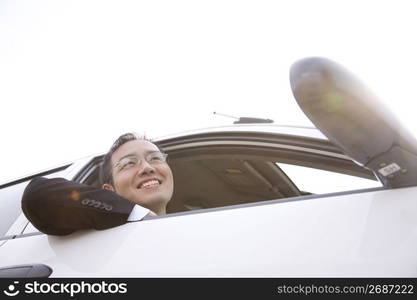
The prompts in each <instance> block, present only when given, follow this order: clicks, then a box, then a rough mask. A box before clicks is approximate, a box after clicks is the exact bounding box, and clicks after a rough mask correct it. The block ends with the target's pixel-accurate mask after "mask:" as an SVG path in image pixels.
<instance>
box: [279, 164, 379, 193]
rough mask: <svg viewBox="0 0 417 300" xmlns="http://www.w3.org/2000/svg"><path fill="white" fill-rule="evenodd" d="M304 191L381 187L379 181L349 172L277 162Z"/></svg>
mask: <svg viewBox="0 0 417 300" xmlns="http://www.w3.org/2000/svg"><path fill="white" fill-rule="evenodd" d="M276 165H277V166H278V167H279V168H280V169H281V170H283V171H284V172H285V174H287V176H288V177H289V178H291V180H292V181H293V182H294V184H295V185H296V186H297V187H298V188H299V189H300V190H302V191H304V192H309V193H312V194H326V193H336V192H342V191H350V190H359V189H367V188H375V187H381V186H382V185H381V183H380V182H379V181H375V180H371V179H368V178H362V177H357V176H351V175H347V174H342V173H337V172H332V171H326V170H321V169H315V168H309V167H304V166H297V165H290V164H284V163H276Z"/></svg>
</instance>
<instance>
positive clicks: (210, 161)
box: [0, 126, 417, 277]
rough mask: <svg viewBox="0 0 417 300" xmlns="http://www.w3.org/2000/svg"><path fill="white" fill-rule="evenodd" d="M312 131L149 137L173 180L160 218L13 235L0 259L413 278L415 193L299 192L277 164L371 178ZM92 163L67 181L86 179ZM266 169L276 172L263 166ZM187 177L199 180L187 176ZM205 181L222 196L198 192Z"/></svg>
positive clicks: (83, 269) (67, 266)
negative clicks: (170, 199) (102, 227)
mask: <svg viewBox="0 0 417 300" xmlns="http://www.w3.org/2000/svg"><path fill="white" fill-rule="evenodd" d="M242 128H244V130H242ZM270 131H272V130H270ZM294 132H297V129H294ZM313 136H314V135H308V136H306V135H304V136H303V135H301V134H299V133H298V134H297V135H292V136H291V135H290V130H289V129H288V128H286V129H285V134H284V133H283V132H278V133H277V132H276V133H271V132H265V131H264V130H260V129H257V130H255V129H254V127H251V126H243V127H242V126H239V127H238V128H237V129H236V130H235V131H233V130H231V129H230V130H224V131H221V130H217V131H210V132H200V133H199V134H198V133H196V134H189V135H184V136H178V137H175V138H166V139H164V140H162V141H160V142H161V145H162V147H163V148H164V150H165V151H166V152H168V153H169V156H170V157H171V158H170V164H171V166H172V167H173V171H174V176H177V175H178V176H177V178H179V180H178V182H177V181H176V188H175V189H176V192H175V193H176V195H174V199H173V201H174V202H177V203H176V204H175V205H173V206H172V207H171V213H170V214H167V215H165V216H158V217H153V218H147V219H145V220H143V221H140V222H129V223H127V224H125V225H122V226H119V227H116V228H112V229H108V230H103V231H93V230H89V231H79V232H76V233H74V234H71V235H69V236H65V237H56V236H47V235H45V234H41V233H36V232H33V231H32V233H30V234H28V233H29V232H28V231H25V234H26V235H22V236H21V237H19V236H17V237H16V238H15V239H12V240H7V241H6V243H4V244H3V245H2V246H1V247H0V252H1V256H0V263H1V265H2V266H9V265H20V264H23V265H28V264H43V265H45V266H47V267H49V268H51V270H52V274H50V276H55V277H85V276H87V277H88V276H92V277H101V276H109V277H117V276H126V277H129V276H132V277H142V276H144V277H150V276H219V277H224V276H226V277H227V276H262V277H264V276H266V277H286V276H415V275H416V268H415V267H414V266H415V265H416V264H417V256H416V255H415V254H414V252H413V251H412V250H411V249H415V246H416V245H417V241H416V239H415V238H414V233H415V232H417V231H416V230H417V221H416V220H417V218H416V217H417V215H416V214H417V209H416V208H417V207H416V204H415V201H413V195H415V193H416V192H417V191H416V188H415V187H411V188H401V189H394V190H391V189H385V188H383V187H376V188H375V187H374V188H369V189H360V190H347V191H340V192H336V193H327V194H326V193H325V194H310V193H308V191H302V190H300V189H299V188H298V187H297V182H296V181H295V180H294V182H292V180H291V178H290V177H288V176H287V175H286V174H281V171H282V170H281V169H280V168H279V167H278V166H279V163H282V162H285V163H287V164H292V165H298V166H300V165H304V166H306V165H307V166H309V167H313V168H314V167H315V169H317V170H319V171H320V170H323V168H325V167H326V168H327V169H330V170H332V171H337V172H338V173H345V174H348V175H350V176H356V177H359V178H365V179H366V178H368V179H370V178H371V175H370V174H369V171H368V170H366V169H363V168H362V169H363V170H362V169H361V168H359V167H358V166H356V165H355V164H354V163H353V162H352V161H351V160H350V159H349V158H347V157H346V156H344V155H343V154H341V153H340V150H338V149H337V148H336V147H334V146H333V145H331V144H330V143H329V142H328V141H326V140H325V139H323V138H317V137H313ZM261 158H263V159H264V161H262V159H261ZM277 163H278V164H277ZM222 165H223V166H224V170H226V171H224V172H223V173H222V174H220V173H221V171H220V168H221V167H222ZM94 166H95V165H94V163H93V164H85V168H84V169H83V168H81V169H80V172H78V174H77V176H75V177H74V178H73V179H75V180H79V181H82V182H85V183H89V184H95V180H94ZM273 166H276V167H277V169H275V170H274V173H273V174H274V175H273V176H276V177H271V176H272V175H271V174H269V173H268V171H267V170H268V168H272V167H273ZM193 170H198V172H203V174H206V175H198V174H192V173H189V174H187V173H188V172H192V171H193ZM185 171H187V172H185ZM239 171H241V173H239ZM204 172H205V173H204ZM230 172H231V173H230ZM180 173H184V174H182V175H180ZM242 174H248V175H247V176H248V177H244V176H243V175H242ZM198 176H202V178H200V181H201V182H199V181H198V180H194V181H193V180H192V179H193V178H197V179H198ZM233 176H236V177H235V178H233ZM245 176H246V175H245ZM274 178H276V181H275V180H274ZM213 182H218V184H219V185H218V186H219V188H218V190H221V191H222V190H223V194H224V197H223V199H219V197H222V196H221V195H219V194H216V193H213V195H214V196H213V197H208V198H207V197H203V196H205V194H207V193H208V190H204V189H203V188H204V186H208V185H211V184H214V183H213ZM191 185H197V188H195V189H192V188H190V186H191ZM224 185H228V189H226V188H224V187H223V186H224ZM258 186H260V187H262V188H261V189H259V188H258ZM275 187H277V189H275ZM213 189H214V190H216V189H215V188H214V186H213V187H211V188H210V190H213ZM181 190H182V191H181ZM188 190H191V192H192V193H191V195H189V196H187V194H186V191H188ZM251 190H252V191H253V190H255V191H256V193H251ZM261 190H268V191H269V192H268V193H266V194H264V195H259V194H260V191H261ZM198 191H200V195H196V194H195V193H197V192H198ZM236 191H237V192H236ZM235 192H236V193H235ZM245 193H246V194H249V196H247V197H243V196H242V197H241V198H240V197H239V198H236V197H235V196H234V195H235V194H237V195H242V194H245ZM203 194H204V195H203ZM197 196H200V197H197ZM255 197H258V198H256V199H255V201H251V199H254V198H255ZM262 197H263V198H262ZM273 197H275V198H273ZM235 198H236V199H235ZM268 198H270V199H268ZM190 199H191V200H190ZM259 199H261V200H259ZM393 199H395V201H394V200H393ZM239 201H240V202H239ZM29 231H30V230H29Z"/></svg>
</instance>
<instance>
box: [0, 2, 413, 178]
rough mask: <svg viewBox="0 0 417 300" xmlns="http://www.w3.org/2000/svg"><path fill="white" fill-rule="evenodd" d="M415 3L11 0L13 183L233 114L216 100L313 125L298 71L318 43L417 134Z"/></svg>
mask: <svg viewBox="0 0 417 300" xmlns="http://www.w3.org/2000/svg"><path fill="white" fill-rule="evenodd" d="M414 2H415V1H411V0H410V1H401V0H397V1H394V0H392V1H370V0H369V1H366V0H362V1H352V0H349V1H341V0H339V1H323V0H314V1H311V0H310V1H308V0H288V1H261V0H253V1H242V0H240V1H230V0H220V1H214V0H210V1H196V0H194V1H172V0H171V1H156V0H152V1H137V0H132V1H122V0H117V1H116V0H112V1H103V0H95V1H93V0H77V1H63V0H51V1H45V0H37V1H30V0H27V1H4V0H0V100H1V117H0V128H1V136H0V138H1V153H0V166H1V168H0V183H2V182H3V183H4V182H6V181H7V180H9V179H14V178H17V177H21V176H24V175H28V174H30V173H33V172H36V171H41V170H45V169H47V168H49V167H52V166H56V165H60V164H61V163H65V162H69V161H71V160H73V159H77V158H80V157H84V156H87V155H90V154H95V153H98V152H103V151H106V150H107V149H108V148H109V147H110V145H111V143H112V142H113V140H114V139H115V138H116V137H117V136H119V135H120V134H122V133H125V132H127V131H136V132H139V133H143V132H145V133H147V135H148V136H151V137H155V136H160V135H166V134H170V133H175V132H179V131H183V130H189V129H196V128H201V127H208V126H217V125H226V124H231V123H232V122H233V120H232V119H227V118H224V117H221V116H214V115H213V111H217V112H221V113H225V114H229V115H235V116H252V117H265V118H271V119H274V120H275V122H276V123H278V124H295V125H307V126H310V125H311V123H310V122H309V121H308V119H307V118H306V117H304V115H303V114H302V112H301V110H300V109H299V108H298V106H297V104H296V102H295V100H294V99H293V96H292V93H291V89H290V85H289V79H288V71H289V67H290V65H291V64H292V63H293V62H295V61H296V60H297V59H300V58H303V57H306V56H324V57H328V58H331V59H333V60H336V61H338V62H339V63H341V64H343V65H345V66H346V67H347V68H348V69H350V70H352V71H353V72H354V73H356V74H357V75H359V76H360V77H361V78H362V79H364V81H365V82H366V83H368V85H369V86H370V87H371V89H373V90H374V91H375V92H376V94H378V95H379V96H381V98H382V100H384V101H385V102H386V105H387V106H388V107H390V108H391V109H392V110H393V111H394V112H395V114H396V115H397V116H400V118H401V119H402V120H403V122H404V124H405V125H406V127H408V128H409V129H410V130H411V131H412V132H414V133H415V134H416V133H417V122H415V118H416V117H415V115H416V112H415V109H414V107H415V105H414V103H415V101H417V89H416V88H415V85H416V84H415V82H416V81H417V78H416V76H415V74H414V70H416V69H417V58H416V55H417V44H416V42H415V40H416V39H415V35H416V33H415V31H416V28H417V18H416V17H415V12H416V9H415V7H414ZM416 135H417V134H416Z"/></svg>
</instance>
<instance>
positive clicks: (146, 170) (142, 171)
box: [138, 160, 155, 176]
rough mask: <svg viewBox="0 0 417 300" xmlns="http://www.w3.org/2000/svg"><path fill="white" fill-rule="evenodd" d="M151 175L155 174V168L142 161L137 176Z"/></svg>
mask: <svg viewBox="0 0 417 300" xmlns="http://www.w3.org/2000/svg"><path fill="white" fill-rule="evenodd" d="M151 173H155V168H154V167H153V166H152V165H151V164H150V163H149V162H147V161H146V160H143V161H142V163H141V164H140V166H139V170H138V175H139V176H143V175H146V174H151Z"/></svg>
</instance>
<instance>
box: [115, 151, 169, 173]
mask: <svg viewBox="0 0 417 300" xmlns="http://www.w3.org/2000/svg"><path fill="white" fill-rule="evenodd" d="M167 156H168V154H166V153H162V152H159V151H156V152H151V153H149V154H148V155H146V156H145V161H146V162H147V163H148V164H150V165H158V164H162V163H164V162H166V160H167ZM141 164H142V160H141V159H139V158H138V157H136V156H134V155H132V156H126V157H123V158H122V159H121V160H119V161H118V162H117V163H115V165H114V166H113V168H116V169H117V170H118V171H123V170H127V169H130V168H133V167H136V166H139V165H141Z"/></svg>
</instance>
